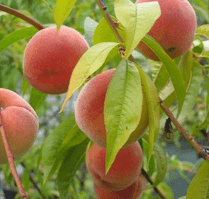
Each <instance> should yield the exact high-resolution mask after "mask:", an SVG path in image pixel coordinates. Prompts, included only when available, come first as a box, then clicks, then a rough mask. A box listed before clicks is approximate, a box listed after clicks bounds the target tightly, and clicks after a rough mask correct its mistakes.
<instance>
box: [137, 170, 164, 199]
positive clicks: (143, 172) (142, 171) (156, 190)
mask: <svg viewBox="0 0 209 199" xmlns="http://www.w3.org/2000/svg"><path fill="white" fill-rule="evenodd" d="M141 173H142V175H143V176H144V177H145V178H146V179H147V181H148V182H149V183H150V184H151V185H153V184H154V183H153V181H152V179H151V178H150V177H149V175H148V173H147V172H146V171H145V170H144V168H141ZM153 189H154V190H155V192H156V193H157V194H158V195H159V196H160V197H161V198H163V199H166V197H165V196H164V195H163V194H162V193H161V191H160V190H159V189H158V188H157V187H154V188H153Z"/></svg>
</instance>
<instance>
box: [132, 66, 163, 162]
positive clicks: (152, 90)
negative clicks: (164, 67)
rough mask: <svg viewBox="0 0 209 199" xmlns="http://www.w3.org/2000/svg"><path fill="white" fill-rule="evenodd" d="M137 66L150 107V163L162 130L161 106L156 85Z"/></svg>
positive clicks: (148, 140)
mask: <svg viewBox="0 0 209 199" xmlns="http://www.w3.org/2000/svg"><path fill="white" fill-rule="evenodd" d="M135 66H136V67H137V69H138V71H139V73H140V77H141V81H142V85H143V89H144V91H145V94H146V100H147V106H148V113H149V134H148V137H147V142H148V145H149V155H148V157H147V158H148V162H149V159H150V157H151V154H152V151H153V148H154V142H155V139H156V138H157V136H158V133H159V130H160V105H159V101H158V92H157V88H156V86H155V84H154V83H153V82H152V80H151V79H150V78H149V77H148V75H147V74H146V73H145V72H144V71H143V70H142V69H141V68H140V67H139V66H138V65H136V64H135ZM145 138H146V135H145Z"/></svg>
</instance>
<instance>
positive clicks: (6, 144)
mask: <svg viewBox="0 0 209 199" xmlns="http://www.w3.org/2000/svg"><path fill="white" fill-rule="evenodd" d="M0 133H1V137H2V140H3V143H4V147H5V150H6V154H7V159H8V162H9V166H10V169H11V172H12V175H13V177H14V179H15V182H16V184H17V187H18V189H19V192H20V195H21V198H23V199H28V197H27V195H26V192H25V190H24V189H23V186H22V184H21V181H20V178H19V176H18V173H17V171H16V167H15V164H14V156H13V154H12V151H11V148H10V146H9V142H8V139H7V136H6V134H5V131H4V128H3V120H2V115H1V109H0Z"/></svg>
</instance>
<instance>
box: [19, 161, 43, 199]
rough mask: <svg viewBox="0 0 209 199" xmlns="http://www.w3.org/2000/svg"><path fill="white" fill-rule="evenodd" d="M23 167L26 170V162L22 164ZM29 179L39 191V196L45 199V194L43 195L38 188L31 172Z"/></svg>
mask: <svg viewBox="0 0 209 199" xmlns="http://www.w3.org/2000/svg"><path fill="white" fill-rule="evenodd" d="M21 165H22V166H23V167H24V168H26V165H25V163H24V162H21ZM29 177H30V181H31V182H32V183H33V186H34V187H35V188H36V189H37V191H38V192H39V194H40V195H41V196H42V198H44V199H45V196H44V194H43V193H42V191H41V189H40V188H39V187H38V185H37V184H36V182H35V181H34V179H33V177H32V175H31V174H30V172H29Z"/></svg>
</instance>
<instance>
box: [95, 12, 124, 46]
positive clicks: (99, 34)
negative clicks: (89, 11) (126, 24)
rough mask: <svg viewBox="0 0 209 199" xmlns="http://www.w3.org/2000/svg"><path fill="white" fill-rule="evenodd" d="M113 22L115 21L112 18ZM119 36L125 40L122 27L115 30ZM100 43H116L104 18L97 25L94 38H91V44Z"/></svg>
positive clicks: (116, 40)
mask: <svg viewBox="0 0 209 199" xmlns="http://www.w3.org/2000/svg"><path fill="white" fill-rule="evenodd" d="M111 18H112V20H113V21H116V20H115V18H114V17H112V16H111ZM117 30H118V31H119V33H120V35H121V36H122V37H123V38H125V35H124V29H123V27H121V26H119V27H118V28H117ZM102 42H118V39H117V37H116V36H115V34H114V33H113V31H112V29H111V28H110V26H109V24H108V23H107V21H106V19H105V18H102V19H101V21H100V22H99V24H98V25H97V27H96V29H95V31H94V36H93V44H94V45H95V44H98V43H102Z"/></svg>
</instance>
